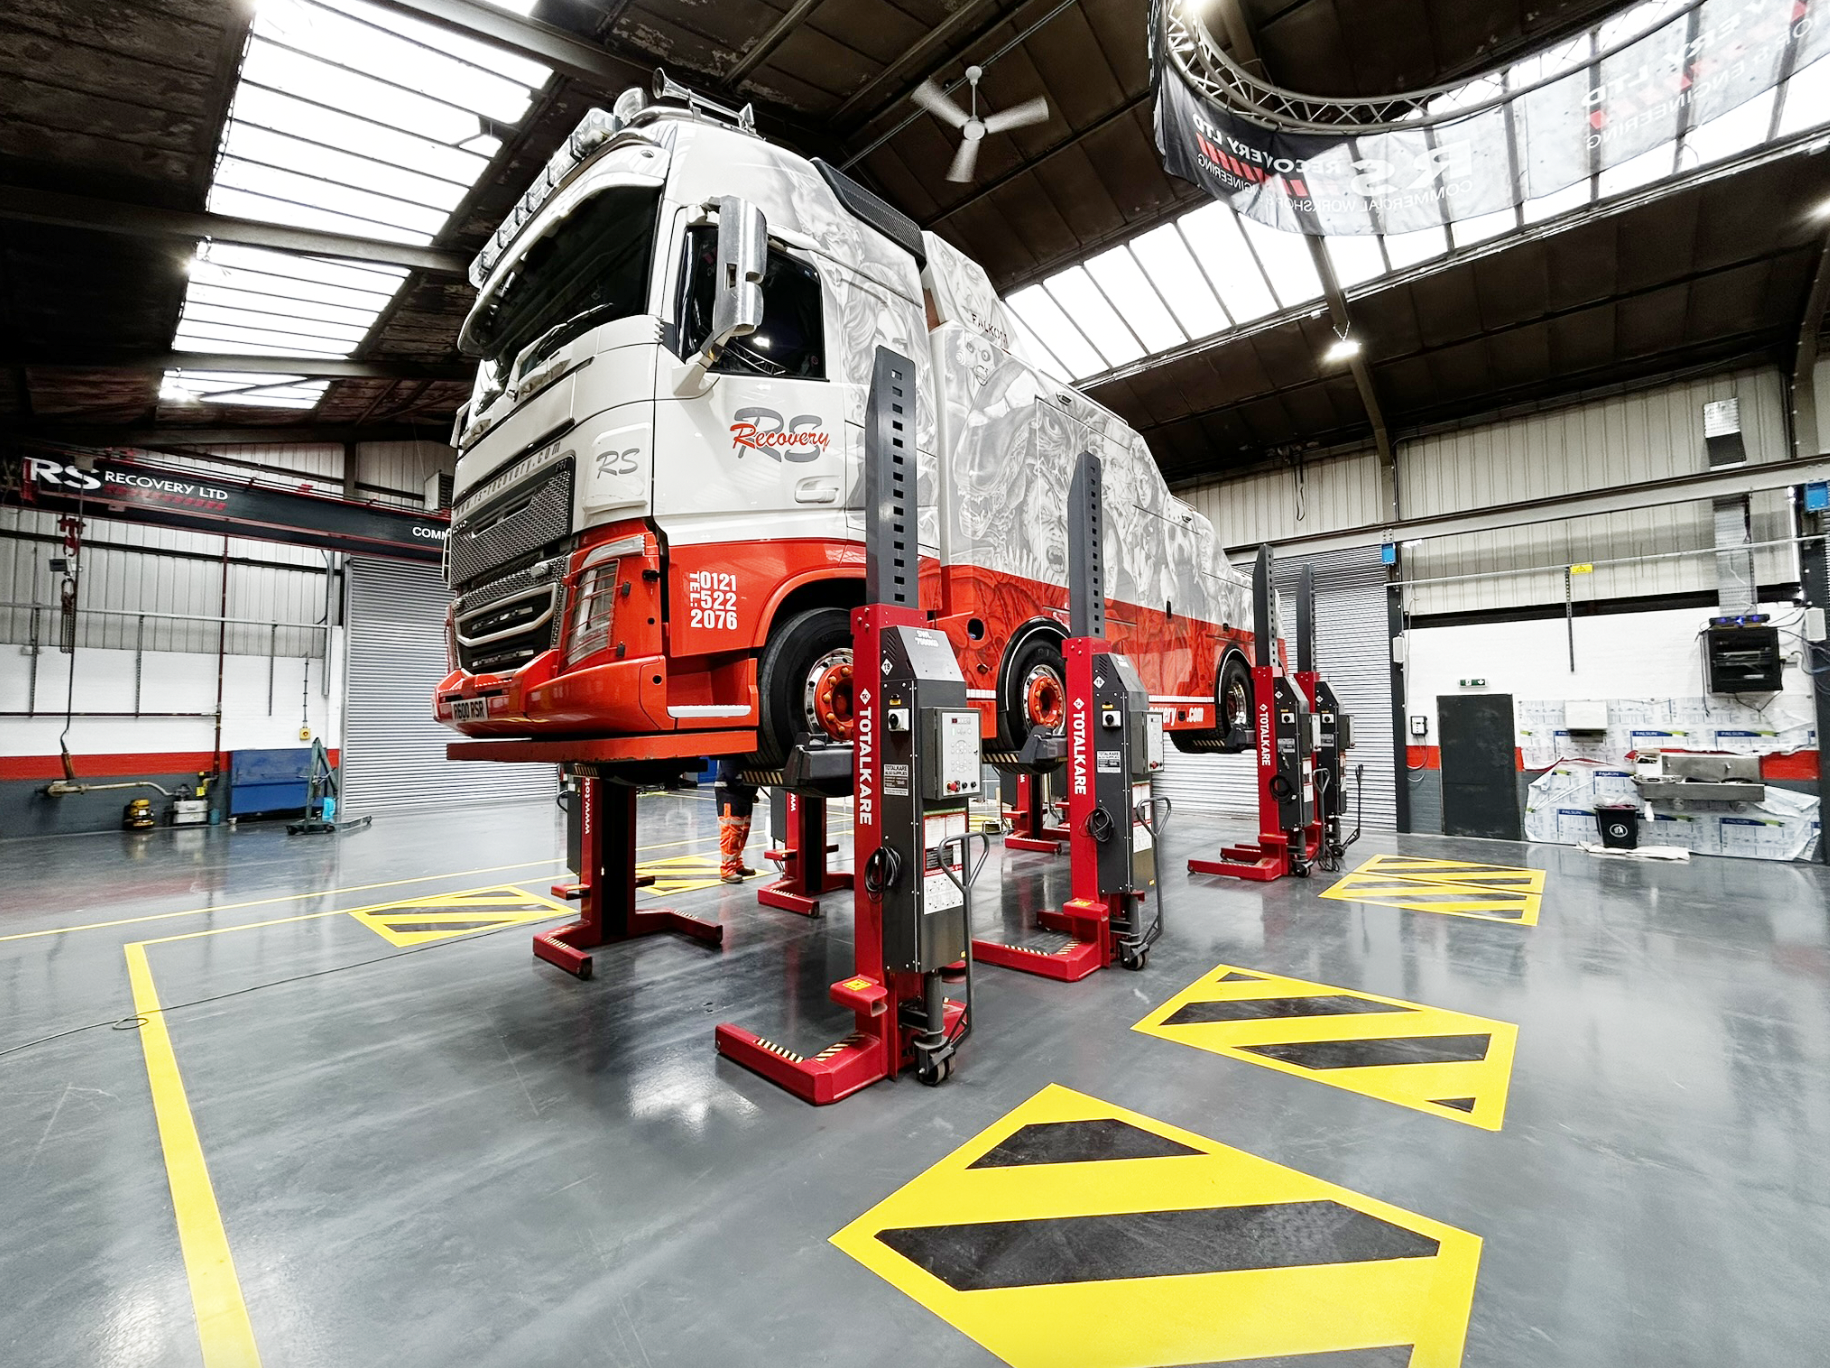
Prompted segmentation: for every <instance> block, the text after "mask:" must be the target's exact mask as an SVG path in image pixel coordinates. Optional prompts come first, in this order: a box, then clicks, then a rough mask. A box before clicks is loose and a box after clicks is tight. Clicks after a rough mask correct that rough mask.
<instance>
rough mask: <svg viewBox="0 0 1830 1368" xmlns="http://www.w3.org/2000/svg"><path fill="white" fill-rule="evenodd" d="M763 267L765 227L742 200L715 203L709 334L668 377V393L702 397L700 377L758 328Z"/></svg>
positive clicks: (766, 251)
mask: <svg viewBox="0 0 1830 1368" xmlns="http://www.w3.org/2000/svg"><path fill="white" fill-rule="evenodd" d="M768 266H769V223H768V220H767V219H765V218H764V217H763V212H762V210H761V209H759V208H757V207H756V206H755V205H754V204H751V203H750V202H749V201H748V200H742V199H737V198H736V197H735V196H732V195H726V196H724V197H723V198H722V199H720V200H719V201H718V260H717V266H716V271H717V275H716V278H715V279H714V280H713V282H712V330H711V333H710V335H709V336H707V337H706V339H705V344H704V345H703V346H702V347H700V349H699V350H698V352H697V353H695V354H694V355H693V356H692V357H691V358H689V359H688V360H687V362H686V364H685V365H684V366H682V367H680V368H679V369H678V370H677V371H675V373H674V393H675V394H678V395H680V396H682V397H683V398H691V397H694V396H697V395H700V394H703V393H705V391H706V388H707V387H708V385H709V383H710V382H709V381H708V380H707V378H706V372H707V371H708V370H710V369H711V368H712V366H713V365H714V364H715V363H716V362H717V360H718V357H719V355H720V353H722V352H723V351H724V349H725V347H726V346H728V345H729V344H730V341H731V339H732V338H735V337H743V336H746V335H747V334H749V333H753V332H755V331H756V330H757V328H759V327H761V326H762V319H763V292H762V281H763V273H764V272H765V271H766V270H767V269H768Z"/></svg>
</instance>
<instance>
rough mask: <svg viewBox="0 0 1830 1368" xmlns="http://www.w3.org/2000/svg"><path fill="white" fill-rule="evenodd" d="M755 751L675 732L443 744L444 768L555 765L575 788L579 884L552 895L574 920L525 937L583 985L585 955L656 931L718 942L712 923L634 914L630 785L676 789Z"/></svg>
mask: <svg viewBox="0 0 1830 1368" xmlns="http://www.w3.org/2000/svg"><path fill="white" fill-rule="evenodd" d="M755 749H756V733H755V732H753V731H730V732H680V733H675V734H674V735H671V736H644V737H634V738H628V739H623V738H612V739H606V740H599V741H588V740H587V741H452V742H448V743H447V744H446V746H445V754H446V756H447V757H448V758H450V759H452V760H504V761H508V762H511V763H515V764H526V763H530V762H532V763H538V764H549V765H550V764H563V765H566V766H567V767H568V768H569V769H570V770H571V772H572V774H573V776H574V777H575V778H577V779H578V781H579V785H578V802H579V803H580V804H582V811H581V813H580V826H579V860H578V883H577V885H576V886H575V889H574V887H568V886H565V885H557V886H555V888H554V892H555V893H557V894H559V895H560V896H562V897H576V898H577V899H578V920H577V921H575V922H570V923H568V924H567V925H565V926H562V927H559V928H558V929H557V930H554V931H543V932H540V933H539V934H538V935H536V936H535V937H534V954H535V955H537V956H538V957H539V958H541V959H543V960H545V961H546V962H547V963H549V964H554V965H557V966H558V967H559V968H561V969H563V970H565V971H566V972H567V973H568V974H573V975H576V976H577V977H578V978H581V979H588V978H590V977H591V955H590V951H592V950H595V949H597V948H599V947H600V946H605V945H614V944H616V943H617V942H619V941H626V940H633V939H635V938H636V937H637V936H651V935H653V934H655V933H656V932H657V931H673V932H677V933H678V934H680V935H682V936H688V937H690V938H692V939H693V940H696V941H703V942H704V943H705V944H707V945H719V944H721V943H722V942H723V940H724V927H723V926H721V925H719V924H718V923H717V922H710V921H704V920H702V919H700V918H698V917H689V916H687V915H686V914H685V913H683V912H674V911H671V910H669V909H665V908H649V909H646V910H637V908H636V905H635V892H636V889H637V888H639V887H642V886H643V885H645V884H647V883H651V882H653V881H652V880H651V879H647V878H645V877H643V876H641V875H638V874H637V873H636V872H635V868H636V851H635V807H636V791H637V788H638V786H640V785H643V784H654V783H671V782H675V781H677V780H678V779H679V778H680V777H681V776H682V775H683V774H684V773H685V772H686V770H687V769H688V768H697V767H698V764H699V757H701V756H704V755H708V754H710V755H742V754H747V753H748V752H750V751H754V750H755Z"/></svg>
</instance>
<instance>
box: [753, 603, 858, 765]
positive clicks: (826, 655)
mask: <svg viewBox="0 0 1830 1368" xmlns="http://www.w3.org/2000/svg"><path fill="white" fill-rule="evenodd" d="M851 676H852V652H851V614H850V613H848V612H846V611H845V610H844V609H843V608H810V609H808V610H807V611H806V612H804V613H796V614H795V615H794V616H793V617H791V618H789V619H788V620H787V621H786V622H782V623H778V624H776V627H775V630H774V631H773V632H771V633H770V634H769V643H768V645H767V646H765V647H764V648H763V655H762V665H761V667H760V668H759V669H758V670H757V674H756V685H757V692H758V693H759V694H760V695H761V699H762V726H761V728H760V730H759V732H758V735H757V747H758V753H759V754H760V756H761V758H762V760H763V763H764V764H765V766H767V767H770V768H773V767H775V766H778V765H780V764H782V763H783V762H784V761H786V760H787V758H788V751H789V750H790V749H791V748H792V747H793V746H794V744H795V742H796V741H798V740H799V739H800V738H801V737H803V736H821V737H826V738H828V739H830V740H834V741H849V740H851V736H852V725H853V722H852V693H851Z"/></svg>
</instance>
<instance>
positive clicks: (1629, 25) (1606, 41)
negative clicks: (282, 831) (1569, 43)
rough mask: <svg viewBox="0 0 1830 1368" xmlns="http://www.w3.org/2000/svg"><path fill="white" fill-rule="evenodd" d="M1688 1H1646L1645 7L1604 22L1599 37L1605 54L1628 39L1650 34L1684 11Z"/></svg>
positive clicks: (1636, 7) (1637, 7) (1627, 11)
mask: <svg viewBox="0 0 1830 1368" xmlns="http://www.w3.org/2000/svg"><path fill="white" fill-rule="evenodd" d="M1685 3H1686V0H1646V3H1645V4H1643V5H1635V6H1634V7H1633V8H1632V9H1630V10H1624V11H1622V12H1621V13H1619V14H1616V15H1615V16H1614V17H1613V18H1611V19H1607V20H1604V21H1603V22H1602V25H1601V28H1600V30H1599V31H1598V33H1597V37H1598V38H1599V39H1600V40H1601V42H1600V46H1601V50H1602V51H1603V52H1605V51H1607V50H1608V49H1609V48H1612V47H1618V46H1620V44H1622V43H1624V42H1626V41H1627V40H1628V39H1631V38H1637V37H1638V36H1639V35H1640V34H1642V33H1649V32H1651V31H1652V30H1653V29H1654V28H1657V27H1658V25H1659V23H1660V22H1661V21H1663V20H1665V19H1669V18H1670V17H1671V16H1672V15H1674V14H1676V13H1677V12H1678V11H1679V10H1681V9H1683V8H1684V6H1685Z"/></svg>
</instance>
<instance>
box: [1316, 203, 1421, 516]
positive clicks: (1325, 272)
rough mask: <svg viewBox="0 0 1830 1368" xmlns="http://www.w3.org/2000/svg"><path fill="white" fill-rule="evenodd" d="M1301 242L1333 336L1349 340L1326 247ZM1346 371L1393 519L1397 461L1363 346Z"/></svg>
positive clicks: (1346, 317) (1350, 330)
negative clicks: (1317, 282) (1357, 395)
mask: <svg viewBox="0 0 1830 1368" xmlns="http://www.w3.org/2000/svg"><path fill="white" fill-rule="evenodd" d="M1304 240H1305V241H1306V242H1308V244H1309V256H1310V258H1311V259H1312V260H1313V261H1314V262H1315V273H1316V274H1317V275H1318V276H1320V277H1321V279H1322V294H1323V296H1324V297H1325V298H1326V299H1327V301H1328V317H1329V319H1330V321H1332V322H1333V324H1334V332H1335V336H1337V337H1339V338H1340V339H1341V341H1342V342H1348V341H1351V340H1353V319H1352V318H1351V317H1350V316H1349V314H1348V312H1347V296H1346V295H1345V294H1343V293H1342V292H1341V281H1340V278H1339V277H1338V276H1336V275H1335V273H1334V262H1333V261H1332V260H1330V259H1329V256H1328V248H1327V245H1326V244H1325V243H1324V242H1323V241H1322V240H1321V239H1320V238H1319V237H1314V236H1308V237H1306V238H1305V239H1304ZM1347 369H1348V370H1350V371H1351V372H1353V384H1354V388H1355V389H1357V390H1359V392H1360V404H1361V406H1362V407H1363V408H1365V410H1366V420H1367V422H1369V423H1371V424H1372V432H1373V446H1374V447H1375V448H1377V449H1378V452H1379V473H1380V474H1381V475H1382V476H1383V477H1384V479H1385V494H1386V499H1385V509H1386V512H1388V513H1389V514H1391V515H1392V516H1393V517H1394V518H1395V517H1397V516H1398V512H1399V503H1398V462H1397V459H1396V458H1395V457H1394V456H1393V455H1392V438H1391V433H1390V432H1389V431H1388V430H1387V429H1386V426H1385V411H1384V410H1383V409H1381V408H1380V407H1379V392H1378V390H1376V389H1374V388H1373V380H1372V372H1371V371H1370V370H1368V369H1367V367H1366V348H1365V347H1364V346H1361V347H1359V348H1358V349H1357V350H1355V352H1354V354H1353V355H1352V356H1351V357H1349V358H1348V361H1347Z"/></svg>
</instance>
